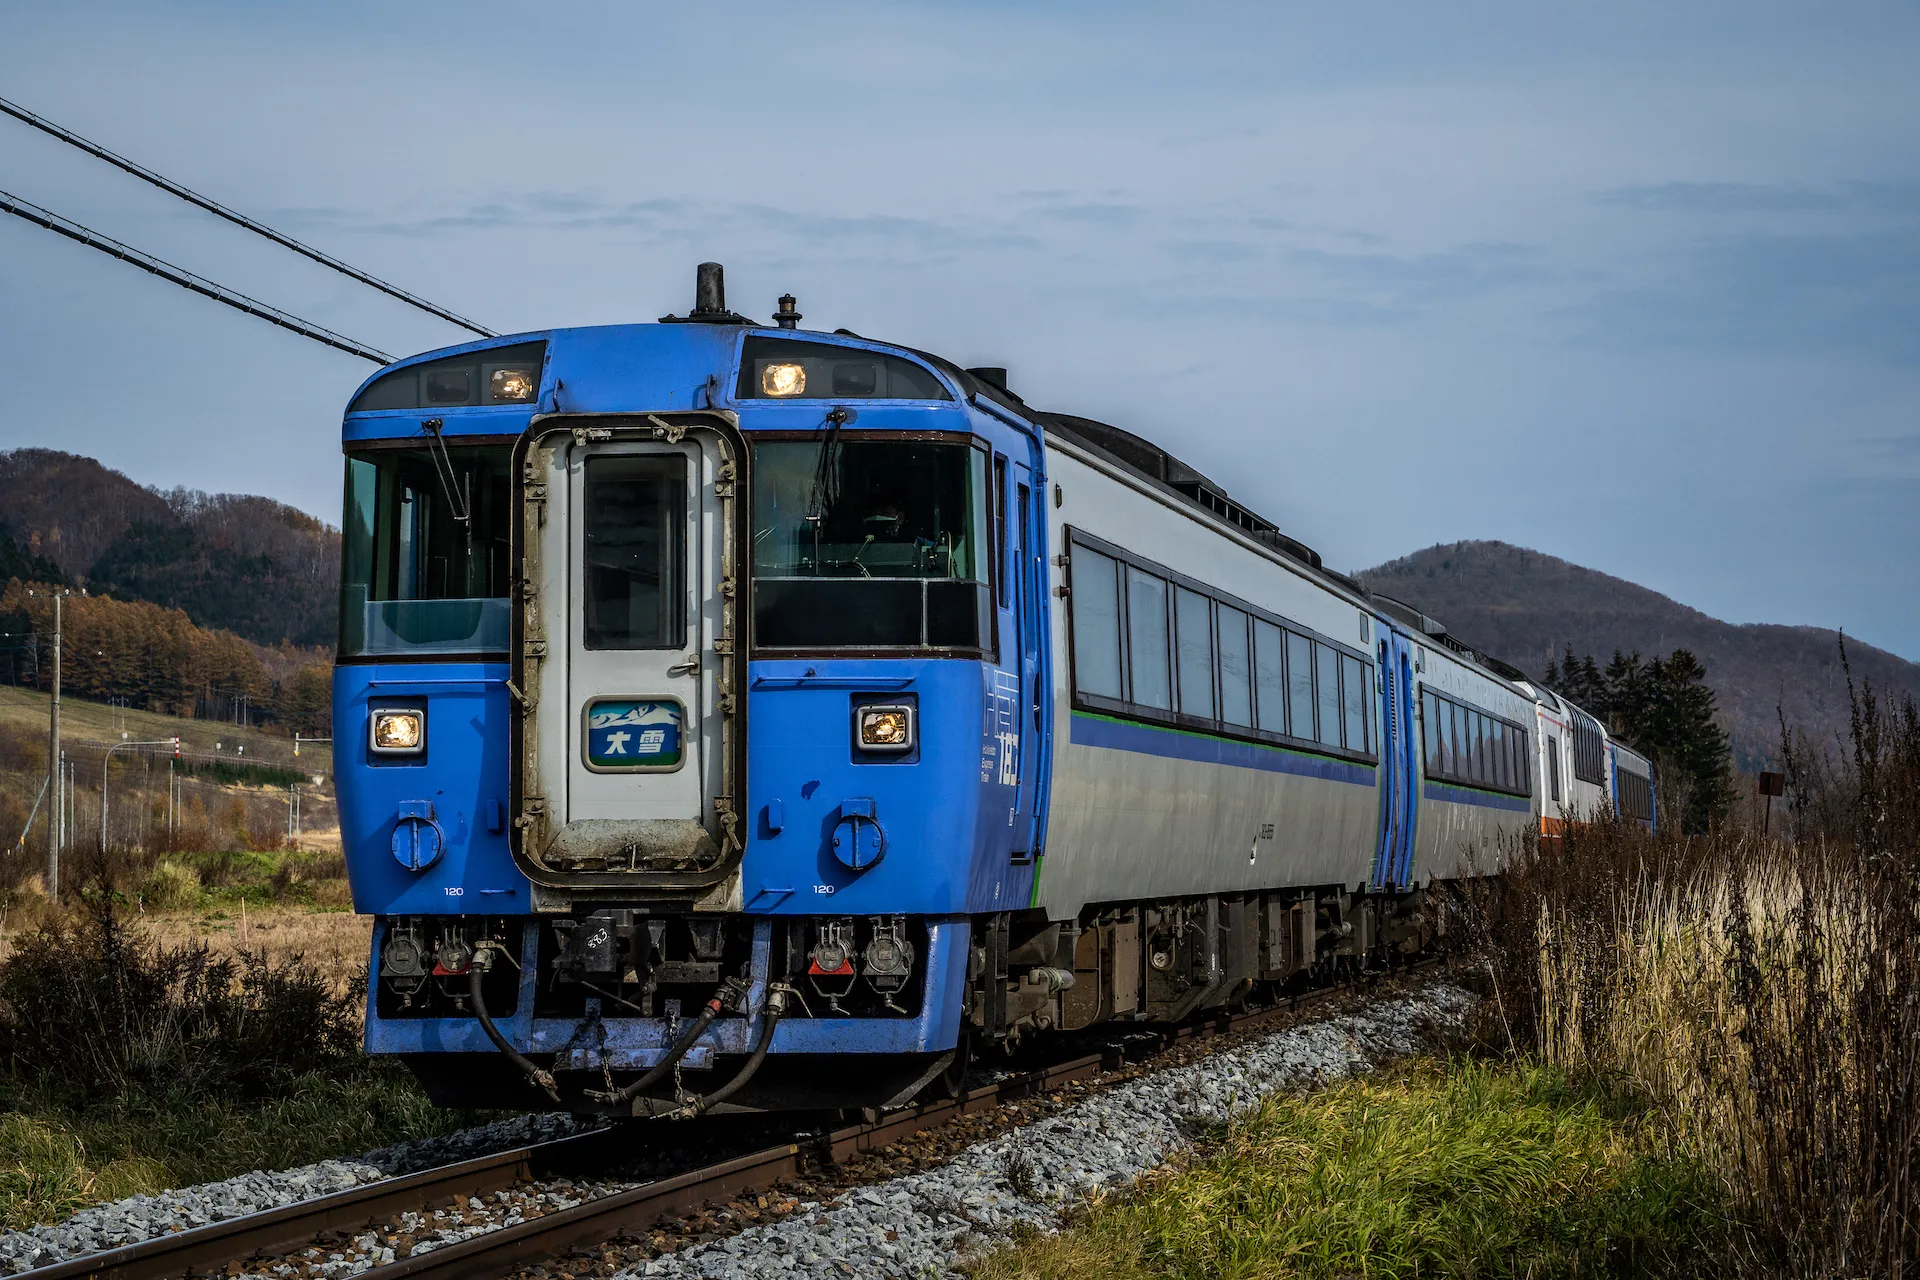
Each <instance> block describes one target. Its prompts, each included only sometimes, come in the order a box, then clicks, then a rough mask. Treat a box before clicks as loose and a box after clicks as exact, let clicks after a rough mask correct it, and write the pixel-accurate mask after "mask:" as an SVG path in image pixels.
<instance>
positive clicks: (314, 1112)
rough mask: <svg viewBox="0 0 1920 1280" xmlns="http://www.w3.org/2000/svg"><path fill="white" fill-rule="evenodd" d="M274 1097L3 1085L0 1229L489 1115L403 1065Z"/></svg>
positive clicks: (354, 1067)
mask: <svg viewBox="0 0 1920 1280" xmlns="http://www.w3.org/2000/svg"><path fill="white" fill-rule="evenodd" d="M276 1094H277V1096H273V1097H269V1098H259V1099H247V1098H240V1097H223V1096H221V1094H220V1093H219V1091H217V1090H213V1089H182V1090H175V1091H164V1090H163V1091H159V1092H152V1093H148V1092H131V1093H125V1094H117V1095H112V1096H109V1097H105V1098H101V1099H97V1100H93V1101H87V1100H85V1099H80V1098H76V1097H75V1096H74V1095H73V1094H72V1093H71V1092H68V1091H65V1090H62V1089H60V1088H58V1087H57V1086H55V1085H53V1084H51V1083H49V1082H41V1081H32V1080H27V1081H22V1080H19V1079H17V1078H15V1079H11V1080H8V1081H6V1082H5V1083H0V1111H5V1112H6V1113H7V1114H5V1115H0V1229H4V1230H17V1229H19V1228H21V1227H29V1226H32V1225H33V1224H35V1223H38V1222H53V1221H56V1220H58V1219H60V1218H62V1217H64V1216H66V1215H67V1214H70V1213H72V1212H74V1211H75V1210H78V1209H83V1208H85V1207H87V1206H88V1205H91V1204H101V1203H105V1202H107V1201H110V1200H118V1199H122V1198H124V1197H126V1196H131V1195H151V1194H153V1193H155V1192H158V1191H164V1190H166V1189H167V1188H169V1187H182V1186H191V1185H193V1184H194V1183H199V1182H212V1181H215V1180H217V1179H220V1178H228V1177H232V1176H233V1175H235V1174H238V1173H245V1172H247V1171H249V1170H252V1169H285V1168H291V1167H293V1166H295V1165H302V1164H311V1163H313V1162H314V1161H317V1160H326V1159H332V1158H337V1157H341V1156H353V1155H357V1154H358V1153H360V1152H362V1151H368V1150H371V1149H372V1148H374V1147H379V1146H384V1145H386V1144H388V1143H391V1142H397V1141H399V1140H401V1139H403V1138H417V1137H428V1136H433V1135H438V1134H444V1133H452V1132H454V1131H456V1130H458V1129H462V1128H465V1127H467V1126H468V1125H471V1124H475V1123H479V1122H480V1121H481V1120H484V1119H486V1118H488V1117H476V1116H474V1115H472V1114H471V1113H461V1112H450V1111H441V1110H439V1109H438V1108H435V1107H433V1106H432V1105H430V1104H429V1103H428V1102H427V1100H426V1097H425V1095H424V1094H422V1093H421V1092H420V1090H419V1087H418V1086H417V1085H415V1084H414V1082H413V1077H412V1076H410V1075H409V1074H408V1073H407V1071H406V1070H405V1068H403V1067H399V1066H396V1065H394V1064H392V1063H385V1062H373V1061H369V1060H367V1059H364V1058H363V1059H359V1060H350V1061H349V1062H348V1063H343V1064H341V1065H340V1066H338V1067H335V1068H333V1069H331V1070H330V1071H326V1072H312V1073H309V1074H307V1075H303V1076H299V1077H296V1078H294V1079H292V1080H289V1081H287V1082H286V1084H285V1085H284V1086H283V1088H282V1089H281V1090H278V1091H276Z"/></svg>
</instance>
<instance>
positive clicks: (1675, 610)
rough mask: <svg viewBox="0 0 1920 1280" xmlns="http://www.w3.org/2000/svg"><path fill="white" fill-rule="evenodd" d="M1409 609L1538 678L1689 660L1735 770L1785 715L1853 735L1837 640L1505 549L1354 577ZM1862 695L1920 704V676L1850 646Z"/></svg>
mask: <svg viewBox="0 0 1920 1280" xmlns="http://www.w3.org/2000/svg"><path fill="white" fill-rule="evenodd" d="M1355 576H1357V577H1358V578H1359V579H1360V580H1361V581H1362V582H1364V583H1365V584H1366V585H1367V586H1368V587H1371V588H1372V589H1374V590H1376V591H1380V592H1383V593H1384V594H1386V595H1390V596H1393V597H1394V598H1396V599H1399V600H1404V601H1406V602H1407V603H1408V604H1410V605H1413V606H1414V607H1415V608H1417V609H1419V610H1420V611H1421V612H1423V613H1426V614H1427V615H1429V616H1430V617H1434V618H1437V619H1439V620H1440V621H1441V622H1443V623H1445V624H1446V626H1447V629H1448V630H1449V631H1451V632H1452V633H1453V634H1454V635H1456V636H1458V637H1459V638H1460V639H1461V640H1462V641H1463V642H1465V643H1466V644H1468V645H1471V646H1472V647H1474V648H1475V649H1480V650H1483V651H1484V652H1486V653H1489V654H1492V655H1494V656H1495V657H1498V658H1503V659H1505V660H1506V661H1508V662H1510V663H1512V664H1513V665H1514V666H1516V667H1519V668H1520V669H1521V670H1523V671H1525V672H1527V673H1529V674H1531V675H1534V676H1538V675H1540V674H1541V673H1542V672H1544V671H1545V670H1546V667H1547V663H1548V662H1551V661H1555V660H1558V659H1559V658H1560V657H1561V656H1562V655H1563V654H1564V653H1565V652H1566V651H1567V650H1568V649H1572V650H1573V651H1574V653H1575V654H1576V655H1578V656H1580V657H1582V658H1584V657H1587V656H1592V657H1593V658H1594V660H1595V661H1596V662H1598V663H1599V664H1600V665H1601V666H1603V667H1604V666H1605V665H1606V664H1607V660H1608V659H1609V658H1610V657H1611V656H1612V655H1613V652H1614V650H1616V649H1618V650H1621V651H1622V652H1625V653H1634V652H1638V653H1640V654H1641V655H1642V656H1643V657H1648V658H1651V657H1654V656H1655V655H1661V656H1664V655H1666V654H1668V653H1671V652H1672V651H1673V650H1675V649H1688V650H1691V651H1692V652H1693V654H1694V655H1695V656H1696V657H1698V658H1699V659H1700V661H1701V663H1702V664H1703V665H1704V666H1705V667H1706V670H1707V684H1708V686H1709V687H1711V688H1712V689H1713V691H1714V693H1715V695H1716V696H1717V697H1718V699H1719V704H1720V709H1721V712H1722V713H1723V714H1724V715H1725V717H1726V722H1727V728H1728V730H1729V732H1730V733H1731V735H1732V738H1733V752H1734V756H1735V758H1736V759H1737V760H1739V761H1741V762H1742V763H1743V764H1746V765H1748V766H1752V765H1754V764H1756V763H1758V762H1759V761H1762V760H1765V759H1767V758H1768V757H1769V756H1770V755H1771V754H1772V753H1773V751H1774V749H1775V747H1776V746H1777V744H1778V742H1779V740H1780V727H1779V716H1778V714H1777V712H1776V708H1779V709H1783V710H1784V711H1785V713H1786V717H1787V720H1788V722H1789V723H1792V724H1796V725H1799V726H1801V727H1802V728H1804V729H1806V730H1807V731H1808V732H1809V733H1810V734H1812V735H1813V736H1814V737H1815V738H1816V739H1818V740H1822V741H1824V742H1826V743H1827V744H1829V745H1831V744H1833V743H1834V742H1835V740H1836V735H1838V736H1839V737H1842V738H1844V737H1845V735H1846V729H1847V695H1846V677H1845V674H1844V672H1843V671H1842V669H1841V666H1840V649H1839V644H1838V637H1837V636H1836V634H1835V633H1834V632H1832V631H1825V630H1821V629H1819V628H1817V627H1783V626H1772V625H1767V624H1760V623H1748V624H1744V625H1736V624H1733V623H1729V622H1721V621H1720V620H1719V619H1717V618H1710V617H1708V616H1707V615H1706V614H1704V613H1701V612H1700V611H1699V610H1697V609H1689V608H1688V607H1687V606H1685V605H1683V604H1680V603H1679V602H1678V601H1675V600H1670V599H1668V598H1667V597H1666V596H1663V595H1661V594H1660V593H1659V592H1657V591H1649V590H1648V589H1647V588H1645V587H1641V586H1636V585H1634V584H1633V583H1631V582H1626V581H1624V580H1622V579H1620V578H1615V577H1612V576H1610V575H1608V574H1604V573H1599V572H1596V571H1595V570H1592V569H1583V568H1581V567H1580V566H1579V565H1576V564H1569V563H1567V562H1566V561H1565V560H1561V559H1557V558H1556V557H1554V556H1549V555H1542V554H1541V553H1540V552H1538V551H1529V550H1527V549H1526V548H1524V547H1515V546H1511V545H1509V544H1507V543H1504V542H1456V543H1452V544H1450V545H1443V546H1435V547H1429V548H1427V549H1426V550H1425V551H1417V552H1415V553H1414V554H1413V555H1410V556H1405V557H1402V558H1401V559H1399V560H1393V561H1389V562H1388V563H1386V564H1383V565H1380V566H1378V567H1377V568H1373V569H1368V570H1366V571H1364V572H1362V573H1360V574H1357V575H1355ZM1847 659H1848V661H1849V662H1850V663H1851V664H1852V667H1853V678H1854V681H1855V683H1856V685H1857V684H1859V683H1860V682H1861V681H1862V680H1870V681H1872V682H1873V685H1874V687H1875V688H1876V689H1881V690H1886V691H1889V692H1895V693H1908V692H1910V693H1912V694H1914V695H1915V696H1916V697H1920V666H1916V665H1915V664H1913V663H1911V662H1908V661H1906V660H1905V659H1903V658H1900V657H1898V656H1896V655H1894V654H1891V653H1888V652H1886V651H1885V650H1884V649H1876V648H1874V647H1872V646H1871V645H1866V644H1861V643H1860V642H1859V641H1856V640H1851V639H1849V640H1848V641H1847Z"/></svg>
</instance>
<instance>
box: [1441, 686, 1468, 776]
mask: <svg viewBox="0 0 1920 1280" xmlns="http://www.w3.org/2000/svg"><path fill="white" fill-rule="evenodd" d="M1447 719H1448V721H1449V722H1450V723H1451V724H1452V726H1453V734H1452V742H1451V743H1450V744H1449V746H1450V750H1449V752H1448V758H1447V762H1448V763H1449V764H1450V765H1452V766H1453V776H1454V777H1456V778H1467V777H1471V776H1472V770H1471V769H1470V768H1469V767H1468V764H1467V741H1468V739H1467V709H1466V708H1465V707H1463V706H1461V705H1460V704H1459V703H1457V702H1452V703H1448V704H1447Z"/></svg>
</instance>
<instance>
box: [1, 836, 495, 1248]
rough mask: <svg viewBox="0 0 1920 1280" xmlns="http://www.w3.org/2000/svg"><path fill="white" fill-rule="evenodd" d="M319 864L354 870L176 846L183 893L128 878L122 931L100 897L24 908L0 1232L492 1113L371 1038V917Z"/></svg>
mask: <svg viewBox="0 0 1920 1280" xmlns="http://www.w3.org/2000/svg"><path fill="white" fill-rule="evenodd" d="M302 865H305V866H308V867H310V868H315V867H317V869H319V870H322V871H325V870H328V869H332V870H336V871H337V870H338V855H337V854H336V855H332V858H331V860H330V862H329V861H328V860H325V859H316V858H315V857H314V856H313V855H300V854H286V853H269V854H259V853H254V854H226V855H171V856H170V858H169V859H168V860H167V861H164V862H162V863H159V864H157V866H156V871H159V872H161V873H162V878H163V879H164V881H165V885H164V888H165V893H164V895H163V896H164V898H165V905H158V904H148V903H143V902H141V901H140V900H139V898H138V896H137V895H132V896H130V895H126V894H120V895H116V897H117V905H116V906H115V908H114V910H113V912H112V921H113V923H112V925H111V930H110V933H108V932H103V929H102V926H101V924H100V919H99V911H98V907H99V903H98V901H97V900H96V901H95V902H94V904H93V906H92V907H91V908H89V907H87V906H85V905H81V904H68V905H67V906H66V907H64V908H63V909H62V910H61V911H58V912H55V911H53V910H52V909H50V908H47V907H46V906H45V905H44V902H42V905H41V907H40V909H39V911H38V912H37V913H30V912H23V911H18V910H16V911H15V912H14V913H13V919H12V922H11V927H10V928H9V929H7V930H6V931H5V932H4V934H0V1229H11V1228H18V1227H22V1226H27V1225H31V1224H32V1223H35V1222H47V1221H52V1220H55V1219H57V1218H59V1217H61V1216H63V1215H65V1214H68V1213H71V1212H72V1211H74V1210H75V1209H79V1208H83V1207H85V1206H86V1205H89V1204H95V1203H99V1202H102V1201H106V1200H113V1199H119V1198H121V1197H124V1196H128V1195H134V1194H151V1193H153V1192H157V1191H161V1190H164V1189H166V1188H168V1187H174V1186H181V1185H185V1184H190V1183H196V1182H203V1181H208V1180H212V1179H217V1178H223V1177H228V1176H231V1175H233V1174H235V1173H240V1172H244V1171H246V1170H249V1169H258V1168H284V1167H287V1166H290V1165H297V1164H304V1163H308V1162H311V1161H314V1160H319V1159H323V1158H327V1157H332V1156H349V1155H353V1154H356V1153H358V1152H361V1151H365V1150H369V1149H371V1148H373V1147H377V1146H383V1145H386V1144H388V1143H392V1142H395V1141H399V1140H401V1139H405V1138H411V1137H421V1136H427V1135H432V1134H440V1133H448V1132H452V1131H454V1130H456V1129H459V1128H462V1127H465V1126H467V1125H471V1124H474V1123H478V1122H479V1121H480V1120H482V1119H485V1118H487V1117H481V1116H476V1115H474V1114H472V1113H460V1112H446V1111H441V1110H439V1109H437V1108H435V1107H433V1106H431V1105H430V1104H429V1103H428V1102H427V1100H426V1097H425V1095H424V1094H423V1093H422V1092H421V1091H420V1089H419V1088H418V1086H417V1085H416V1084H415V1083H414V1081H413V1078H412V1076H411V1075H410V1074H409V1073H408V1072H407V1071H406V1070H405V1069H404V1068H403V1067H400V1066H398V1065H396V1064H394V1063H392V1062H391V1061H386V1060H376V1059H370V1058H367V1057H365V1056H364V1055H362V1054H361V1053H360V1052H359V1049H358V1042H359V1026H360V1017H361V1009H362V1001H363V1000H364V988H363V983H364V977H365V972H366V964H367V951H368V943H369V939H370V934H371V920H370V919H369V918H368V917H364V916H356V915H354V914H352V912H351V911H350V910H347V909H345V908H344V907H343V906H342V905H340V903H343V902H344V894H345V882H344V880H333V879H316V880H303V879H301V878H300V875H299V873H298V871H297V869H296V868H298V867H299V866H302ZM201 869H205V870H206V871H207V872H208V875H209V880H210V881H216V882H217V883H208V884H203V883H202V882H201V880H200V879H199V871H200V870H201ZM316 890H317V892H315V891H316ZM315 897H319V898H324V899H329V900H337V901H334V903H333V905H331V906H329V907H325V908H323V907H321V906H318V905H316V903H315V902H314V901H313V899H314V898H315ZM55 1064H57V1066H56V1065H55Z"/></svg>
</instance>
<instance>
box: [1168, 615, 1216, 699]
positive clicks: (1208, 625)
mask: <svg viewBox="0 0 1920 1280" xmlns="http://www.w3.org/2000/svg"><path fill="white" fill-rule="evenodd" d="M1173 614H1174V623H1175V627H1174V642H1175V653H1176V655H1177V657H1178V659H1179V660H1178V662H1177V664H1176V665H1177V667H1178V669H1179V673H1180V710H1181V711H1182V712H1184V713H1185V714H1187V715H1190V716H1198V717H1199V718H1201V719H1202V720H1211V719H1213V718H1214V717H1213V601H1212V600H1209V599H1208V598H1207V597H1206V596H1203V595H1201V594H1200V593H1199V592H1198V591H1189V590H1187V589H1186V588H1185V587H1179V588H1176V589H1175V591H1174V596H1173Z"/></svg>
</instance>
